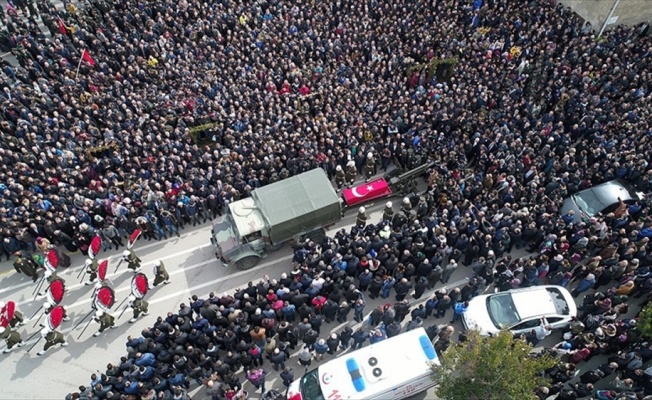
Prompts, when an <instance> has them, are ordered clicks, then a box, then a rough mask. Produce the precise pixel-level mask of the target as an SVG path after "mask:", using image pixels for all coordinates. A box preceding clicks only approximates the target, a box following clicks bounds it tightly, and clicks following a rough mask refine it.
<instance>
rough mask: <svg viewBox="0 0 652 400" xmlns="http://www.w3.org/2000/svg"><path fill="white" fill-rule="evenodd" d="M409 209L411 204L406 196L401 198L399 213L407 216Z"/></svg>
mask: <svg viewBox="0 0 652 400" xmlns="http://www.w3.org/2000/svg"><path fill="white" fill-rule="evenodd" d="M411 209H412V203H410V198H409V197H407V196H406V197H403V204H401V211H403V212H404V213H405V214H409V213H410V210H411Z"/></svg>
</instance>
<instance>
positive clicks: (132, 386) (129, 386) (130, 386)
mask: <svg viewBox="0 0 652 400" xmlns="http://www.w3.org/2000/svg"><path fill="white" fill-rule="evenodd" d="M141 385H142V383H140V382H136V381H133V382H132V381H127V383H126V384H125V389H124V390H125V393H126V394H138V392H139V391H140V386H141Z"/></svg>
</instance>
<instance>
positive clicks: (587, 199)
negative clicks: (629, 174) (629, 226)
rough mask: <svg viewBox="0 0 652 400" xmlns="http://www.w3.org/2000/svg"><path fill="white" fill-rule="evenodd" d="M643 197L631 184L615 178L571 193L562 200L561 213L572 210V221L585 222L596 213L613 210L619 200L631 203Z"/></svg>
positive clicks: (605, 212)
mask: <svg viewBox="0 0 652 400" xmlns="http://www.w3.org/2000/svg"><path fill="white" fill-rule="evenodd" d="M644 197H645V196H644V194H643V193H642V192H639V191H637V190H636V188H634V186H632V185H631V184H629V183H627V182H625V181H623V180H620V179H616V180H613V181H609V182H605V183H602V184H600V185H596V186H593V187H591V188H589V189H584V190H580V191H579V192H577V193H575V194H573V195H571V196H570V197H569V198H567V199H566V200H564V204H563V205H562V207H561V214H562V215H567V214H568V212H569V211H570V210H573V212H574V215H573V217H574V218H573V220H574V221H580V220H583V221H585V222H586V221H588V219H589V218H591V217H593V216H595V215H597V214H607V213H610V212H613V211H615V210H616V208H617V207H618V205H619V204H620V201H621V200H622V201H623V202H624V203H626V204H633V203H635V202H636V201H639V200H643V198H644Z"/></svg>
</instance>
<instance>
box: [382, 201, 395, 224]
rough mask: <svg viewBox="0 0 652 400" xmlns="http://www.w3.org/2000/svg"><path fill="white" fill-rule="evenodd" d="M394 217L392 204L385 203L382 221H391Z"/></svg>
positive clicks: (389, 202)
mask: <svg viewBox="0 0 652 400" xmlns="http://www.w3.org/2000/svg"><path fill="white" fill-rule="evenodd" d="M393 217H394V208H392V202H391V201H388V202H387V203H385V209H384V210H383V221H391V220H392V218H393Z"/></svg>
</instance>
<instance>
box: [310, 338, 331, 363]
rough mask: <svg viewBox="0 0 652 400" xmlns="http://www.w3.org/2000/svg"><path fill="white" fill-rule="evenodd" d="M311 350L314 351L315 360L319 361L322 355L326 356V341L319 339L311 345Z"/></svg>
mask: <svg viewBox="0 0 652 400" xmlns="http://www.w3.org/2000/svg"><path fill="white" fill-rule="evenodd" d="M313 349H314V350H315V360H317V361H321V360H322V358H324V354H326V352H328V345H327V344H326V340H324V339H319V340H318V341H317V342H316V343H315V344H314V345H313Z"/></svg>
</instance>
